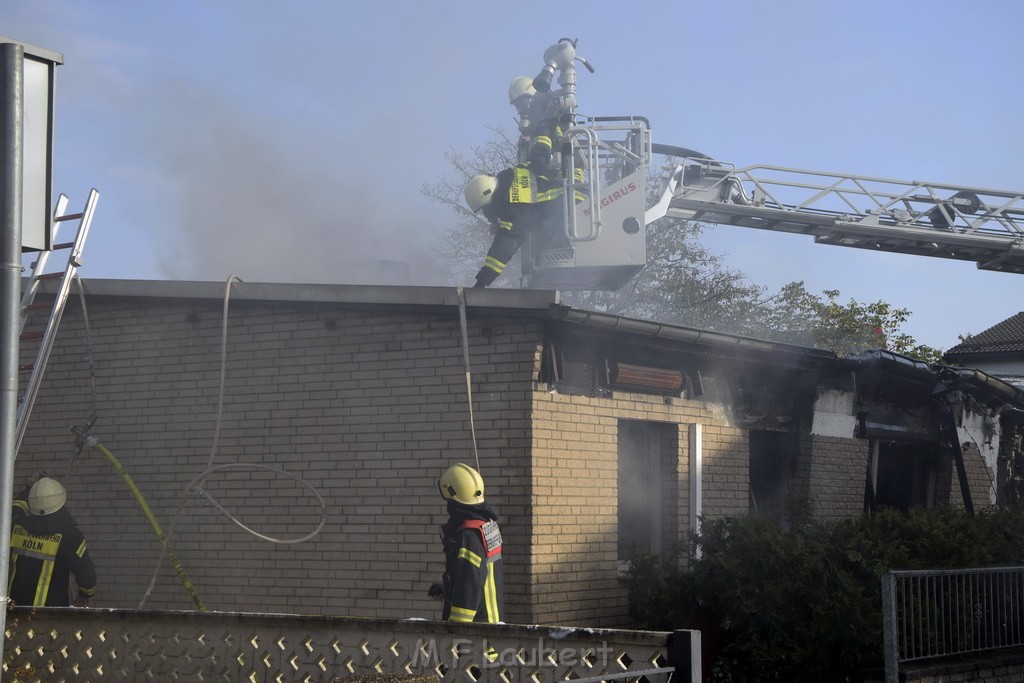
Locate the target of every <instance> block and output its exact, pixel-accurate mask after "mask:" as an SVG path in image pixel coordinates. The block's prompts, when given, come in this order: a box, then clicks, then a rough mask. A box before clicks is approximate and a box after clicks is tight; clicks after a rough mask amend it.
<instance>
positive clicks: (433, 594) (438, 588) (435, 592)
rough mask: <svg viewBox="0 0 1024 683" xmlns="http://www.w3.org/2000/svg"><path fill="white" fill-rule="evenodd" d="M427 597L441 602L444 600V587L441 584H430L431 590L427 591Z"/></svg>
mask: <svg viewBox="0 0 1024 683" xmlns="http://www.w3.org/2000/svg"><path fill="white" fill-rule="evenodd" d="M427 597H429V598H433V599H434V600H441V599H442V598H444V586H442V585H441V584H439V583H432V584H430V588H428V589H427Z"/></svg>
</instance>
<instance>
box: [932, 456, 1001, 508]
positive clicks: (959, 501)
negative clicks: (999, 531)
mask: <svg viewBox="0 0 1024 683" xmlns="http://www.w3.org/2000/svg"><path fill="white" fill-rule="evenodd" d="M963 452H964V469H965V470H966V471H967V483H968V486H969V487H970V491H971V502H972V503H973V504H974V509H975V510H982V509H984V508H987V507H991V506H992V496H993V493H992V491H993V489H994V488H995V481H996V473H995V472H993V471H991V470H990V469H989V468H988V465H986V464H985V459H984V457H983V456H982V454H981V451H980V450H979V449H978V447H977V445H975V444H970V445H969V446H967V447H966V448H964V451H963ZM935 489H936V493H935V502H936V504H939V505H941V504H949V505H954V506H956V507H963V505H964V499H963V495H962V493H961V489H960V477H959V476H958V475H957V471H956V463H954V462H953V458H952V457H950V456H945V457H943V458H940V459H939V460H938V462H937V465H936V484H935Z"/></svg>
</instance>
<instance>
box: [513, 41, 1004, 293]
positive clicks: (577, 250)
mask: <svg viewBox="0 0 1024 683" xmlns="http://www.w3.org/2000/svg"><path fill="white" fill-rule="evenodd" d="M575 50H576V41H575V40H570V39H568V38H562V39H561V40H560V41H559V42H558V43H556V44H554V45H552V46H551V47H549V48H548V49H547V50H546V51H545V52H544V67H543V69H542V71H541V72H540V74H539V75H538V76H537V77H536V78H535V79H534V80H533V86H534V88H535V89H536V91H537V92H536V94H535V95H533V96H532V97H531V98H529V101H528V102H526V103H520V104H517V109H519V113H520V116H521V125H520V129H521V132H522V133H523V135H524V138H526V139H528V138H529V134H530V125H531V124H532V122H533V121H541V120H544V119H552V118H555V119H558V120H560V121H566V122H568V125H567V127H565V129H564V131H563V132H564V135H563V138H562V140H561V144H560V145H559V146H560V150H559V151H560V154H559V155H558V159H557V163H559V164H560V173H561V177H562V178H563V184H564V189H565V191H564V193H563V194H564V197H565V198H566V199H565V200H564V227H565V229H564V234H561V235H557V236H556V237H557V239H551V238H550V237H544V236H533V235H531V236H530V237H529V238H528V239H527V241H526V244H524V246H523V263H524V268H523V277H522V281H521V284H522V285H523V286H524V287H529V288H552V289H564V290H574V289H581V290H582V289H604V290H616V289H619V288H620V287H622V286H623V285H624V284H625V283H626V282H628V281H629V280H630V279H631V278H632V277H633V276H634V275H636V274H637V273H638V272H639V271H640V270H641V269H642V268H643V267H644V266H645V265H646V258H647V254H646V240H647V228H648V226H649V225H650V224H651V223H653V222H654V221H656V220H658V219H660V218H665V217H669V218H678V219H684V220H692V221H700V222H705V223H716V224H723V225H735V226H740V227H746V228H758V229H762V230H774V231H781V232H789V233H798V234H804V235H810V236H812V237H813V238H814V240H815V242H816V243H819V244H831V245H836V246H844V247H854V248H859V249H871V250H876V251H889V252H895V253H900V254H912V255H918V256H932V257H937V258H946V259H957V260H965V261H974V262H975V263H976V264H977V266H978V268H980V269H984V270H992V271H1002V272H1008V273H1024V193H1022V192H1010V191H1004V190H993V189H985V188H979V187H966V186H958V185H950V184H944V183H932V182H920V181H903V180H894V179H890V178H878V177H871V176H857V175H851V174H842V173H830V172H823V171H810V170H801V169H796V168H787V167H783V166H766V165H760V166H747V167H744V168H736V167H735V166H734V165H733V164H730V163H727V162H723V161H720V160H716V159H713V158H711V157H709V156H707V155H705V154H701V153H699V152H695V151H693V150H690V149H686V148H681V147H674V146H670V145H659V144H655V143H653V142H652V139H651V128H650V124H649V122H648V121H647V119H645V118H644V117H642V116H614V117H585V116H580V115H579V114H578V113H577V108H578V102H577V100H576V69H575V63H576V62H580V63H582V64H583V65H585V66H586V67H587V69H588V70H589V71H591V72H593V71H594V69H593V67H592V66H591V65H590V63H589V62H587V61H586V60H585V59H583V58H582V57H579V56H578V55H576V51H575ZM556 75H557V79H556V78H555V77H556ZM555 82H557V85H558V87H557V88H553V86H552V84H553V83H555ZM523 122H525V124H524V123H523ZM524 148H525V146H524V145H521V146H520V153H521V154H522V153H523V150H524ZM655 154H659V155H664V156H667V157H669V158H670V163H669V165H668V166H667V167H666V168H665V170H664V172H663V174H662V177H661V180H660V188H659V190H658V192H657V195H656V198H655V200H654V201H653V203H650V204H649V205H648V199H647V192H646V182H647V178H648V171H649V169H650V168H651V166H652V163H653V159H654V155H655ZM577 167H582V168H583V169H584V170H585V172H586V179H585V181H584V182H583V183H578V182H576V181H575V178H574V175H573V171H574V169H575V168H577ZM573 191H579V192H581V193H583V194H585V195H586V197H587V199H586V200H585V201H583V202H579V203H575V204H574V205H573V204H571V203H570V200H569V198H571V197H574V196H575V195H574V193H573Z"/></svg>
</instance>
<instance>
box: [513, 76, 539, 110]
mask: <svg viewBox="0 0 1024 683" xmlns="http://www.w3.org/2000/svg"><path fill="white" fill-rule="evenodd" d="M536 94H537V89H536V88H534V87H533V79H532V78H530V77H528V76H519V77H518V78H513V79H512V83H511V85H509V86H508V103H509V104H515V102H516V100H518V99H519V98H520V97H522V96H523V95H536Z"/></svg>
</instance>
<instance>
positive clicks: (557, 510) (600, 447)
mask: <svg viewBox="0 0 1024 683" xmlns="http://www.w3.org/2000/svg"><path fill="white" fill-rule="evenodd" d="M533 400H534V417H533V424H534V430H533V457H534V463H535V465H534V471H533V499H532V500H533V519H532V524H533V535H534V542H533V552H534V558H533V562H534V565H533V566H534V575H533V576H532V578H531V587H532V591H533V593H532V600H533V604H532V611H533V613H534V614H535V615H536V616H537V620H538V621H539V622H540V623H558V624H568V625H589V626H617V625H627V624H628V623H629V619H628V604H627V598H628V596H627V590H626V585H625V582H624V581H623V580H622V579H620V578H619V577H618V575H617V567H618V558H617V555H618V553H617V543H616V542H617V527H618V516H617V515H618V499H617V476H618V460H617V458H618V448H617V434H618V421H619V420H641V421H650V422H667V423H674V424H679V425H683V426H682V427H681V428H680V430H679V440H678V441H679V443H678V448H679V453H678V455H677V458H678V459H677V465H676V468H677V471H678V472H679V474H680V481H679V482H678V483H677V486H676V488H677V490H678V491H679V495H680V499H679V502H678V505H677V507H676V510H677V512H676V515H677V520H676V523H675V524H674V526H675V527H676V528H677V529H678V535H679V540H685V538H686V533H687V529H688V525H689V514H688V504H689V503H688V501H689V480H688V478H686V477H687V473H688V467H687V463H688V459H689V449H688V445H687V442H688V439H687V434H688V432H687V430H688V429H689V427H688V425H690V424H693V423H700V424H702V425H704V438H703V441H704V488H703V491H704V500H705V512H706V514H708V515H709V516H712V517H714V516H720V515H725V514H734V513H736V512H745V511H746V501H747V474H746V473H747V450H746V439H745V433H744V432H741V431H740V430H736V429H732V428H729V427H727V426H726V424H725V420H724V418H723V417H722V416H720V415H718V416H716V415H715V414H713V413H712V412H711V411H709V410H708V409H707V407H706V406H705V404H704V403H703V402H699V401H686V400H682V399H669V400H665V399H663V398H661V397H651V396H643V395H639V394H627V393H615V394H614V395H613V396H612V397H611V398H589V397H583V396H568V395H562V394H558V393H549V392H548V391H543V390H538V391H537V392H535V393H534V399H533Z"/></svg>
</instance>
